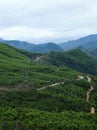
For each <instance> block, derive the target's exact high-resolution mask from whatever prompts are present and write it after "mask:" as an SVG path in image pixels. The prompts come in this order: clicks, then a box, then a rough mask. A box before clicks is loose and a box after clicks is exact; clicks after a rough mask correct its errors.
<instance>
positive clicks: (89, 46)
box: [0, 34, 97, 59]
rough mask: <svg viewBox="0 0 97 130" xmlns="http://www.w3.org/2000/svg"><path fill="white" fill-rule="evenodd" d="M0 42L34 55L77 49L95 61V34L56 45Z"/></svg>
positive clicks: (96, 44) (96, 49) (96, 36)
mask: <svg viewBox="0 0 97 130" xmlns="http://www.w3.org/2000/svg"><path fill="white" fill-rule="evenodd" d="M0 42H3V43H6V44H8V45H11V46H13V47H16V48H19V49H23V50H26V51H30V52H36V53H48V52H51V51H55V52H63V51H68V50H71V49H76V48H79V49H80V50H82V51H84V52H86V53H87V54H88V55H89V56H92V57H93V58H94V59H97V34H93V35H89V36H86V37H82V38H80V39H78V40H71V41H68V42H64V43H58V44H56V43H52V42H48V43H43V44H34V43H29V42H25V41H19V40H3V39H2V38H0Z"/></svg>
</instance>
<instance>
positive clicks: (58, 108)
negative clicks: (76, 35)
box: [0, 44, 97, 130]
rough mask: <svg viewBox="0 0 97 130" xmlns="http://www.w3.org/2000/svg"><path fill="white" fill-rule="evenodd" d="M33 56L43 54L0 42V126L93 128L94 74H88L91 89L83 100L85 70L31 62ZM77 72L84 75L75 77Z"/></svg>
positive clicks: (19, 129) (18, 129) (14, 129)
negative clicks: (92, 88)
mask: <svg viewBox="0 0 97 130" xmlns="http://www.w3.org/2000/svg"><path fill="white" fill-rule="evenodd" d="M70 53H71V52H69V53H68V52H67V55H68V56H70V55H71V54H70ZM75 53H76V50H75ZM79 53H81V52H79ZM52 54H53V53H49V54H47V55H52ZM57 54H60V53H57ZM83 55H84V54H83ZM81 56H82V53H81V55H80V58H81ZM37 57H43V55H41V54H36V53H34V54H32V53H28V52H26V51H23V50H18V49H15V48H13V47H10V46H8V45H5V44H0V129H1V130H65V129H66V130H96V129H97V124H96V122H97V114H94V115H92V114H90V109H91V106H94V107H95V111H96V112H97V101H96V99H97V77H96V76H93V75H91V77H92V85H93V86H94V90H95V91H93V92H92V93H91V98H90V101H89V102H87V101H86V92H87V90H88V89H89V87H90V84H89V83H88V81H87V75H86V74H84V73H80V72H77V71H74V70H71V69H69V68H68V67H66V66H63V65H62V66H59V65H57V66H51V65H46V64H39V63H37V62H33V61H32V59H33V60H35V59H36V58H37ZM59 57H60V58H61V55H59ZM60 58H59V59H60ZM71 58H72V59H74V58H75V56H74V55H72V57H71ZM80 58H79V56H78V55H77V58H75V59H77V60H76V62H78V60H79V59H80ZM54 59H55V58H54ZM54 59H53V60H54ZM59 59H58V58H57V62H58V60H59ZM89 60H90V59H89ZM59 63H60V61H59ZM79 75H81V76H83V77H84V79H80V80H78V76H79Z"/></svg>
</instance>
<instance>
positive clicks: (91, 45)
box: [58, 34, 97, 50]
mask: <svg viewBox="0 0 97 130" xmlns="http://www.w3.org/2000/svg"><path fill="white" fill-rule="evenodd" d="M58 45H59V46H60V47H61V48H63V49H64V50H70V49H75V48H77V47H79V46H81V47H83V48H85V49H95V47H96V48H97V34H94V35H89V36H86V37H82V38H80V39H78V40H73V41H69V42H65V43H61V44H58Z"/></svg>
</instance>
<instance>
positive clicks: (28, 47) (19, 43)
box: [5, 40, 35, 52]
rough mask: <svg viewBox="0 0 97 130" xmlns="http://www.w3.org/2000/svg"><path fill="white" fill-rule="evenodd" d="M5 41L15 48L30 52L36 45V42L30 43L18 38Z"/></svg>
mask: <svg viewBox="0 0 97 130" xmlns="http://www.w3.org/2000/svg"><path fill="white" fill-rule="evenodd" d="M5 43H6V44H8V45H11V46H13V47H15V48H19V49H24V50H27V51H30V52H31V50H32V49H33V48H34V47H35V44H33V43H28V42H24V41H18V40H11V41H5Z"/></svg>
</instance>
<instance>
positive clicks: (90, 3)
mask: <svg viewBox="0 0 97 130" xmlns="http://www.w3.org/2000/svg"><path fill="white" fill-rule="evenodd" d="M94 33H97V0H0V37H1V38H4V39H8V40H9V39H16V40H23V41H29V42H34V43H43V42H49V41H52V42H56V43H57V42H63V41H68V40H72V39H77V38H79V37H82V36H86V35H89V34H94Z"/></svg>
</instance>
